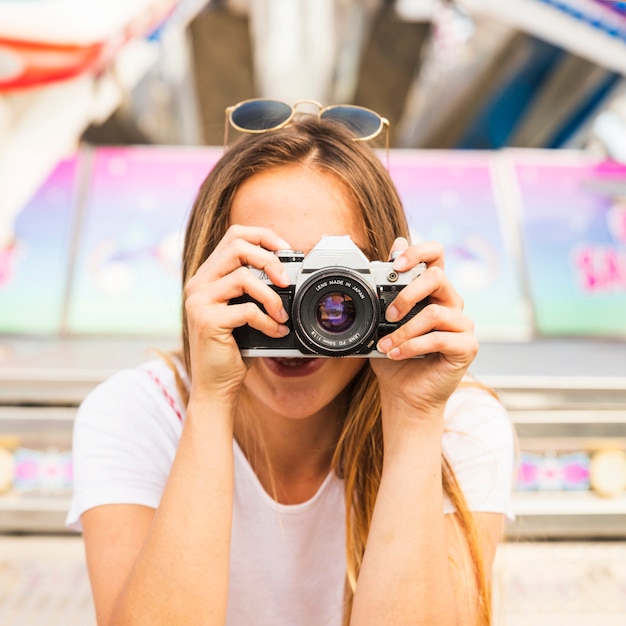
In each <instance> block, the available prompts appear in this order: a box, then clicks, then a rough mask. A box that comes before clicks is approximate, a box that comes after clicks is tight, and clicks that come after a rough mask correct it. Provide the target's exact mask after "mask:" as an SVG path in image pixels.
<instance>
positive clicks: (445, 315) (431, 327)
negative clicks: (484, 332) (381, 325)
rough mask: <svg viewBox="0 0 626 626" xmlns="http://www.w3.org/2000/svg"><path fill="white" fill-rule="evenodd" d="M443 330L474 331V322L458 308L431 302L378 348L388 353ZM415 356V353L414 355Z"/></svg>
mask: <svg viewBox="0 0 626 626" xmlns="http://www.w3.org/2000/svg"><path fill="white" fill-rule="evenodd" d="M435 331H442V332H448V333H473V332H474V322H473V320H472V319H470V318H469V317H467V316H466V315H464V314H463V313H462V312H461V311H459V310H458V309H450V308H448V307H444V306H440V305H437V304H429V305H428V306H427V307H425V308H424V309H423V310H422V311H420V312H419V313H418V314H417V315H416V316H415V317H414V318H412V319H410V320H409V321H408V322H406V324H402V325H401V326H399V327H398V328H397V329H396V330H394V331H393V332H392V333H390V334H389V335H386V336H385V337H383V338H382V339H381V340H380V341H379V342H378V346H377V348H378V350H379V351H380V352H383V353H384V354H388V353H389V352H390V351H391V350H393V349H394V348H398V347H401V346H403V344H407V343H409V342H411V341H412V340H413V339H414V338H415V337H421V336H423V335H426V334H428V333H432V332H435ZM412 356H415V355H412Z"/></svg>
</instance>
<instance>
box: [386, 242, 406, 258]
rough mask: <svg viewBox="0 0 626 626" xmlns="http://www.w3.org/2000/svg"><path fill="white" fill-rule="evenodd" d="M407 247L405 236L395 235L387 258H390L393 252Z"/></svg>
mask: <svg viewBox="0 0 626 626" xmlns="http://www.w3.org/2000/svg"><path fill="white" fill-rule="evenodd" d="M408 247H409V242H408V240H407V239H406V238H405V237H397V238H396V239H395V241H394V242H393V244H392V246H391V251H390V253H389V259H390V260H391V259H392V257H393V253H394V252H403V251H404V250H406V249H407V248H408Z"/></svg>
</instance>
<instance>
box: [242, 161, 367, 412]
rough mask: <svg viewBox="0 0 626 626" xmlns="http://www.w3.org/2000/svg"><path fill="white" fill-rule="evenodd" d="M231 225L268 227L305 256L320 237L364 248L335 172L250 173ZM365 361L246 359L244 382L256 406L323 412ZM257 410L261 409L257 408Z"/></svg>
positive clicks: (362, 232)
mask: <svg viewBox="0 0 626 626" xmlns="http://www.w3.org/2000/svg"><path fill="white" fill-rule="evenodd" d="M230 222H231V224H241V225H245V226H264V227H267V228H271V229H272V230H274V231H275V232H276V233H277V234H278V235H280V236H281V237H282V238H283V239H285V240H286V241H287V242H289V245H290V246H291V248H292V249H294V250H302V251H303V252H304V253H305V254H306V253H308V252H309V251H310V250H311V248H313V246H315V244H317V243H318V242H319V240H320V238H321V237H322V235H350V236H351V237H352V240H353V241H354V242H355V243H356V244H357V245H358V246H359V247H360V248H361V249H363V250H366V249H367V248H368V245H367V244H368V241H367V239H366V235H365V229H364V228H363V225H362V224H361V222H360V220H359V214H358V211H357V208H356V205H355V202H354V200H353V198H352V196H351V195H350V193H349V192H348V190H347V189H346V187H344V185H343V183H342V182H341V181H340V180H339V178H337V177H336V176H335V175H334V174H332V173H329V172H324V171H321V170H319V169H314V168H312V167H308V166H306V165H289V166H282V167H277V168H273V169H271V170H267V171H264V172H261V173H259V174H255V175H253V176H251V177H250V178H249V179H247V180H246V181H245V182H244V183H243V184H242V185H241V186H240V187H239V189H238V191H237V193H236V194H235V196H234V198H233V203H232V207H231V214H230ZM366 362H367V360H366V359H325V358H298V359H286V358H259V357H255V358H251V359H249V360H248V365H249V370H248V375H247V377H246V380H245V386H246V389H247V392H248V395H249V396H250V397H251V399H252V400H253V401H254V402H255V404H256V405H257V406H259V403H261V405H263V406H265V408H266V409H268V410H269V411H271V412H272V413H275V414H277V415H281V416H284V417H290V418H305V417H311V416H314V415H318V414H323V413H324V411H325V409H329V408H330V407H331V403H332V401H333V400H334V399H335V398H337V396H338V395H339V394H340V393H341V392H342V391H343V390H344V389H345V387H346V386H347V385H348V383H349V382H350V381H351V380H352V379H353V378H354V376H355V375H356V374H357V373H358V372H359V370H360V369H361V368H362V367H363V366H364V365H365V363H366ZM259 408H260V407H259Z"/></svg>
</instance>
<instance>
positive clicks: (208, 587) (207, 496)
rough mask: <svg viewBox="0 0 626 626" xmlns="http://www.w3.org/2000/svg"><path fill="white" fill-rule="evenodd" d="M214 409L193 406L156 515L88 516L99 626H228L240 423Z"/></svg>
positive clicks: (134, 511)
mask: <svg viewBox="0 0 626 626" xmlns="http://www.w3.org/2000/svg"><path fill="white" fill-rule="evenodd" d="M227 410H228V409H226V410H224V412H226V411H227ZM210 411H211V416H207V415H202V412H206V409H204V408H202V407H200V408H195V407H193V406H190V407H189V410H188V413H187V418H186V421H185V427H184V429H183V434H182V437H181V441H180V444H179V448H178V451H177V454H176V458H175V461H174V464H173V466H172V470H171V473H170V476H169V479H168V482H167V486H166V488H165V491H164V494H163V498H162V500H161V503H160V505H159V508H158V510H157V511H156V512H155V511H153V510H152V509H150V508H148V507H141V506H136V505H106V506H100V507H95V508H93V509H91V510H89V511H87V512H86V513H84V514H83V516H82V518H81V519H82V523H83V532H84V538H85V545H86V552H87V564H88V568H89V575H90V579H91V585H92V591H93V596H94V602H95V607H96V615H97V619H98V625H99V626H113V625H117V624H133V625H134V624H142V625H143V624H146V625H148V624H150V625H155V626H156V625H159V624H164V625H168V626H176V625H177V624H181V625H183V624H184V625H191V624H198V625H200V624H203V625H205V624H206V625H207V626H208V625H213V624H215V625H217V624H219V625H222V624H224V620H225V614H226V601H227V587H228V560H229V548H230V528H231V519H232V499H233V460H232V450H233V448H232V427H229V422H230V419H229V416H228V415H225V416H223V417H224V419H218V416H217V415H216V413H217V412H219V409H218V408H217V407H215V406H213V407H211V409H210ZM209 417H210V419H207V418H209Z"/></svg>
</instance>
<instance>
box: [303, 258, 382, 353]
mask: <svg viewBox="0 0 626 626" xmlns="http://www.w3.org/2000/svg"><path fill="white" fill-rule="evenodd" d="M379 317H380V307H379V304H378V298H377V295H376V292H375V290H374V289H373V288H372V287H371V286H370V285H369V283H367V282H366V281H364V280H363V279H362V277H361V276H359V274H358V273H357V272H355V271H353V270H351V269H348V268H343V267H332V268H326V269H323V270H319V271H317V272H315V273H313V274H312V276H311V277H310V278H308V279H307V280H306V281H305V282H304V283H303V284H302V285H301V286H300V287H298V289H297V291H296V293H295V296H294V300H293V308H292V321H293V328H294V332H295V335H296V337H297V339H298V341H299V342H300V343H301V344H302V346H303V347H304V348H306V352H309V351H313V352H315V353H317V354H321V355H324V356H348V355H351V354H359V353H361V352H369V351H370V350H371V349H372V346H373V343H374V341H375V338H376V330H377V328H378V323H379Z"/></svg>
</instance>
